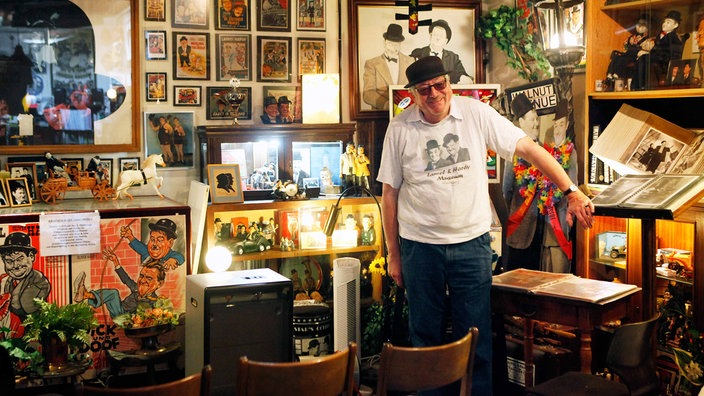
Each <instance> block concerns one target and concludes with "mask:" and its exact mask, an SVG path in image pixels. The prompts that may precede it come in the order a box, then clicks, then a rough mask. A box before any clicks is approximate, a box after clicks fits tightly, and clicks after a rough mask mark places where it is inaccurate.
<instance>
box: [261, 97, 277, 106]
mask: <svg viewBox="0 0 704 396" xmlns="http://www.w3.org/2000/svg"><path fill="white" fill-rule="evenodd" d="M277 103H278V102H277V101H276V98H275V97H273V96H267V97H266V98H264V107H267V106H269V105H275V104H277Z"/></svg>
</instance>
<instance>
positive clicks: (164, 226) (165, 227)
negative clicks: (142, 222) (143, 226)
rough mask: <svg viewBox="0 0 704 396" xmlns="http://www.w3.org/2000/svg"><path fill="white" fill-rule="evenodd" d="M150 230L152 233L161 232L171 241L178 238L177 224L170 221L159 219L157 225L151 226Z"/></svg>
mask: <svg viewBox="0 0 704 396" xmlns="http://www.w3.org/2000/svg"><path fill="white" fill-rule="evenodd" d="M149 229H150V230H152V231H161V232H163V233H164V234H166V236H167V237H168V238H169V239H175V238H176V223H174V222H173V221H171V220H169V219H159V221H157V222H156V223H152V224H149Z"/></svg>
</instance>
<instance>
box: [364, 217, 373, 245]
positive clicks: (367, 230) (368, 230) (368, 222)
mask: <svg viewBox="0 0 704 396" xmlns="http://www.w3.org/2000/svg"><path fill="white" fill-rule="evenodd" d="M374 242H376V232H375V231H374V219H372V216H371V215H368V214H365V215H364V216H362V245H364V246H371V245H373V244H374Z"/></svg>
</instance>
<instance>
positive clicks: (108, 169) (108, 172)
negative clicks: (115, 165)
mask: <svg viewBox="0 0 704 396" xmlns="http://www.w3.org/2000/svg"><path fill="white" fill-rule="evenodd" d="M97 173H98V179H100V181H103V180H107V181H108V184H110V185H111V186H112V185H114V183H113V180H115V179H113V169H112V158H100V163H99V164H98V170H97Z"/></svg>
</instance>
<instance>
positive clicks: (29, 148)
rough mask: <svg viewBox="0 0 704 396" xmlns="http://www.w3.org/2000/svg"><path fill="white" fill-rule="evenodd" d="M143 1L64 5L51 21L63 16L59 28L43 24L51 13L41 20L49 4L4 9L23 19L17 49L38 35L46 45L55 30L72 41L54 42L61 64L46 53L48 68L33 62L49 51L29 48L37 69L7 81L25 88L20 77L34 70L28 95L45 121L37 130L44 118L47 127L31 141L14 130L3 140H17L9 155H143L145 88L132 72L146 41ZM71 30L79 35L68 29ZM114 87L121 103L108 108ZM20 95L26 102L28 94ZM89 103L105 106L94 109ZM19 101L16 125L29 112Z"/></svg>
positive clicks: (10, 74)
mask: <svg viewBox="0 0 704 396" xmlns="http://www.w3.org/2000/svg"><path fill="white" fill-rule="evenodd" d="M142 1H143V0H113V1H109V2H100V3H99V4H98V3H97V2H94V1H87V0H81V1H77V0H75V1H70V2H69V1H64V2H62V3H61V4H62V6H61V7H58V8H57V9H56V10H52V13H51V14H53V13H54V12H53V11H56V12H57V13H58V14H56V15H57V19H55V20H52V21H51V22H52V23H55V25H56V26H54V27H53V28H49V27H48V25H43V24H42V23H43V22H47V21H48V14H47V12H38V10H42V7H43V8H47V7H46V6H45V4H48V3H44V2H39V3H37V2H31V1H30V2H27V1H20V2H7V1H0V15H6V16H7V15H15V16H18V15H22V16H23V17H22V22H21V24H22V26H23V28H22V29H21V32H20V31H17V32H16V33H15V34H14V35H15V42H14V43H15V44H19V43H20V42H24V41H30V40H32V38H33V37H35V35H39V36H41V37H43V38H44V41H43V42H42V43H44V42H45V41H46V39H47V34H49V31H50V30H51V31H52V32H54V31H55V29H58V30H61V31H62V32H65V33H66V34H63V33H61V34H62V36H61V40H60V41H57V40H54V38H52V46H51V47H52V48H53V49H54V50H55V52H56V53H55V55H56V57H55V58H56V59H55V60H54V59H53V58H51V59H49V57H48V56H49V54H48V53H45V54H44V55H46V57H45V58H42V59H44V61H42V60H38V58H37V57H35V56H34V55H36V56H39V50H40V49H48V48H49V46H46V47H43V46H42V45H39V44H31V45H25V46H24V53H25V54H26V55H28V56H29V59H31V60H32V62H33V67H31V68H23V67H20V68H17V69H14V68H10V69H7V70H5V71H4V73H5V75H4V76H3V78H4V81H8V82H9V81H16V82H19V81H25V78H24V74H22V73H21V72H24V71H25V70H26V71H27V73H29V72H30V69H33V70H32V76H31V77H32V78H33V84H29V85H30V88H29V91H28V92H29V93H30V94H32V95H34V96H36V97H37V98H39V99H40V100H38V101H37V103H36V106H37V107H36V113H38V115H39V117H37V114H35V118H34V120H35V122H38V118H41V122H42V125H43V126H42V127H35V128H34V131H33V133H32V134H31V136H19V135H17V133H18V131H16V130H12V131H8V135H7V136H6V135H3V136H4V138H8V137H10V135H14V136H12V139H11V141H12V142H13V144H11V145H10V144H7V143H8V142H9V140H8V141H6V142H5V143H6V144H5V145H4V146H3V147H2V153H3V155H14V154H26V153H29V152H32V153H43V152H46V151H50V152H63V153H80V154H83V153H106V152H110V153H112V152H134V151H138V150H140V147H141V141H140V134H139V128H138V126H139V123H140V121H139V120H140V119H141V110H140V103H141V101H142V100H141V98H142V97H143V96H142V93H141V92H140V91H142V90H143V89H144V88H143V85H141V83H140V82H139V81H140V79H139V76H138V75H137V74H134V73H132V71H133V70H134V66H135V64H136V63H139V59H140V57H141V59H144V58H143V57H144V55H142V54H141V53H140V47H141V45H140V44H141V41H142V40H144V36H143V33H142V30H140V29H139V20H140V19H141V18H142V17H141V16H140V8H142V7H143V6H144V3H143V2H142ZM42 11H44V10H42ZM5 20H6V21H7V18H6V19H5ZM15 22H18V21H17V20H16V21H15ZM67 23H68V24H69V25H70V26H71V27H74V28H72V29H71V28H68V27H67V26H69V25H66V24H67ZM52 26H53V25H52ZM48 28H49V30H47V29H48ZM52 34H53V33H52ZM30 47H32V49H31V51H32V52H31V53H30ZM13 48H14V44H13ZM5 52H7V51H5ZM10 53H11V52H8V53H7V54H8V55H9V54H10ZM69 54H70V56H67V55H69ZM49 60H51V62H48V61H49ZM108 71H109V73H108ZM142 77H144V76H142ZM113 87H120V88H119V90H117V92H116V95H117V96H116V98H115V101H114V102H110V103H109V104H108V100H107V98H106V97H105V93H107V92H112V90H111V88H113ZM8 92H9V91H8ZM21 92H22V94H24V90H23V89H22V90H21ZM5 93H7V92H5ZM91 97H92V100H93V101H94V102H95V103H96V104H101V106H97V107H96V106H93V102H90V100H91ZM21 98H22V96H20V97H19V98H18V99H17V100H16V101H14V100H13V101H8V103H10V105H9V108H8V109H6V110H8V111H9V112H8V113H7V116H8V117H13V118H14V117H17V116H18V115H19V114H20V113H22V112H24V111H23V110H22V109H23V107H22V105H21V103H20V102H21ZM103 102H105V105H104V106H103V105H102V104H103ZM98 112H99V115H98V114H97V113H98ZM37 126H38V124H37Z"/></svg>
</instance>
